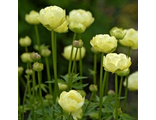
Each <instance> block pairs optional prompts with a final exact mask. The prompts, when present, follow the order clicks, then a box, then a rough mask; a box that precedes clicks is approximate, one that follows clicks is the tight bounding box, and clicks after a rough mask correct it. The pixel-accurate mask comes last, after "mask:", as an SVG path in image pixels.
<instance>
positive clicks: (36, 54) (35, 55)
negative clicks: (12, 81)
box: [30, 52, 41, 61]
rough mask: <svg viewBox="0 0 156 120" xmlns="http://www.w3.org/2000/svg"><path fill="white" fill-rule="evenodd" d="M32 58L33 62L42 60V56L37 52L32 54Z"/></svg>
mask: <svg viewBox="0 0 156 120" xmlns="http://www.w3.org/2000/svg"><path fill="white" fill-rule="evenodd" d="M30 57H31V59H32V60H33V61H38V60H40V59H41V56H40V55H39V54H38V53H35V52H32V53H31V54H30Z"/></svg>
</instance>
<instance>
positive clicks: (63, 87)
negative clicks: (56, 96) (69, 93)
mask: <svg viewBox="0 0 156 120" xmlns="http://www.w3.org/2000/svg"><path fill="white" fill-rule="evenodd" d="M58 87H59V90H61V91H65V90H67V88H68V86H67V85H66V84H63V83H58Z"/></svg>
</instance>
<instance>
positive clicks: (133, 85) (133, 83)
mask: <svg viewBox="0 0 156 120" xmlns="http://www.w3.org/2000/svg"><path fill="white" fill-rule="evenodd" d="M123 85H124V86H126V80H125V81H124V82H123ZM128 89H129V90H138V71H136V72H134V73H132V74H130V75H129V77H128Z"/></svg>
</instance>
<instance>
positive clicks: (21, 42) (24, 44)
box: [19, 36, 31, 47]
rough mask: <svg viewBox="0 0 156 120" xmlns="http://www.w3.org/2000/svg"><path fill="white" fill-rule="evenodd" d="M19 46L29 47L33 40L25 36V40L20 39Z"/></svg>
mask: <svg viewBox="0 0 156 120" xmlns="http://www.w3.org/2000/svg"><path fill="white" fill-rule="evenodd" d="M19 44H20V45H21V46H22V47H28V46H30V45H31V39H30V37H29V36H25V37H24V38H20V40H19Z"/></svg>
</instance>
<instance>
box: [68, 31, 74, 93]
mask: <svg viewBox="0 0 156 120" xmlns="http://www.w3.org/2000/svg"><path fill="white" fill-rule="evenodd" d="M75 38H76V33H74V36H73V40H75ZM73 49H74V47H73V45H72V49H71V54H70V60H69V66H68V86H70V79H69V78H70V72H71V66H72V55H73ZM68 90H69V87H68Z"/></svg>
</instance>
